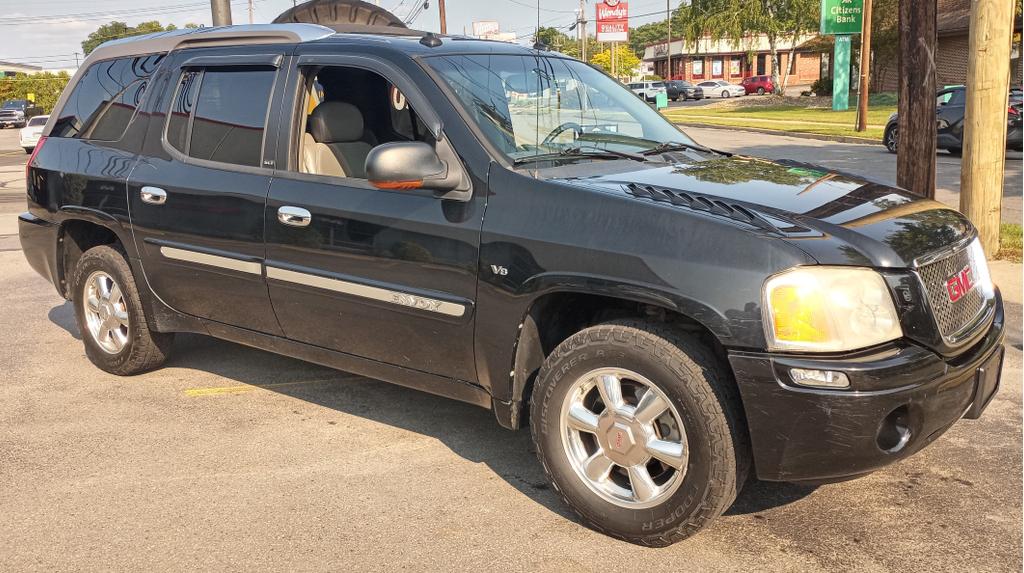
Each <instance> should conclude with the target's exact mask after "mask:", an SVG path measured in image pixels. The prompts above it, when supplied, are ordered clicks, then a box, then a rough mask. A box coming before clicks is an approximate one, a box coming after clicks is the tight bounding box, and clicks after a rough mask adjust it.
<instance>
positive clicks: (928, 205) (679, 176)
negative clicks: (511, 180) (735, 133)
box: [544, 154, 974, 268]
mask: <svg viewBox="0 0 1024 573" xmlns="http://www.w3.org/2000/svg"><path fill="white" fill-rule="evenodd" d="M674 155H675V158H676V159H677V161H676V162H675V163H673V164H671V165H665V164H660V163H658V164H655V163H649V164H643V163H630V162H627V161H622V162H618V161H616V162H609V163H605V164H603V165H601V167H600V168H598V169H594V168H595V167H597V165H599V164H596V163H585V164H577V165H573V166H565V167H562V168H555V169H552V170H550V171H548V172H547V173H544V175H549V176H553V178H554V179H555V180H560V181H562V182H565V183H570V184H576V185H581V184H582V185H585V186H588V187H599V188H601V189H602V190H605V191H609V190H610V191H614V192H621V193H625V194H629V195H631V196H634V197H637V198H638V200H652V199H654V200H658V199H662V198H664V197H666V196H668V197H675V196H680V195H682V196H683V197H684V198H687V197H693V196H696V197H703V198H709V199H711V200H712V202H716V201H719V200H720V201H721V202H722V204H723V206H724V208H725V210H728V208H729V206H730V205H731V206H733V207H736V208H738V209H739V210H740V212H741V213H742V212H743V211H750V212H753V213H755V214H758V215H761V216H762V217H763V221H765V222H770V223H771V226H768V225H760V226H761V227H762V230H764V229H767V232H771V233H774V234H777V235H779V236H780V237H782V238H783V239H784V240H787V241H789V242H791V243H792V244H794V245H796V246H797V247H799V248H801V249H803V250H804V251H805V252H807V253H808V254H810V255H811V256H813V257H814V258H815V259H816V260H817V261H818V262H819V263H821V264H836V265H851V264H852V265H867V266H875V267H892V268H898V267H908V266H910V265H911V264H912V263H913V261H914V260H915V259H917V258H920V257H922V256H924V255H928V254H930V253H933V252H936V251H938V250H941V249H942V248H943V247H946V246H948V245H950V244H951V243H955V242H957V241H958V240H961V239H963V238H965V237H967V236H969V235H971V234H973V233H974V229H973V227H972V226H971V224H970V222H968V220H967V219H966V218H965V217H964V216H963V215H961V214H960V213H959V212H957V211H955V210H952V209H950V208H948V207H946V206H944V205H942V204H941V203H937V202H935V201H932V200H929V199H923V198H921V197H918V196H916V195H912V194H910V193H908V192H907V191H904V190H902V189H899V188H896V187H891V186H888V185H884V184H881V183H876V182H871V181H868V180H866V179H864V178H860V177H857V176H853V175H849V174H846V173H839V172H836V171H832V170H829V169H826V168H823V167H819V166H815V165H810V164H805V163H797V162H787V161H769V160H765V159H760V158H754V157H743V156H738V155H737V156H715V157H713V158H709V159H705V158H699V157H696V156H692V155H689V154H686V155H684V154H674ZM611 163H614V164H616V165H615V166H612V165H611ZM605 166H607V167H605ZM577 169H578V170H579V171H578V172H586V171H589V173H591V175H576V174H575V173H572V171H574V170H577ZM594 171H602V172H603V174H599V175H593V172H594ZM666 202H667V203H668V204H674V205H677V206H680V208H690V209H691V210H693V209H696V210H704V211H709V212H711V210H710V209H701V208H699V207H700V204H701V203H700V202H698V203H696V204H695V205H688V203H689V201H688V200H686V201H672V200H670V201H666ZM704 203H707V202H706V201H704ZM723 212H724V211H723ZM732 218H737V217H732Z"/></svg>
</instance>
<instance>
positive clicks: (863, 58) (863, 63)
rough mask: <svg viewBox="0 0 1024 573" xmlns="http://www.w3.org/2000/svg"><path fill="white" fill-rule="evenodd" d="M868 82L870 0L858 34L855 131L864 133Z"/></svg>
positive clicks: (866, 2) (865, 8)
mask: <svg viewBox="0 0 1024 573" xmlns="http://www.w3.org/2000/svg"><path fill="white" fill-rule="evenodd" d="M791 65H792V64H791ZM870 81H871V0H864V24H863V27H862V28H861V33H860V88H859V89H858V91H857V131H865V130H866V129H867V128H868V84H869V82H870Z"/></svg>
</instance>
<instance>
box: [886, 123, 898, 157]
mask: <svg viewBox="0 0 1024 573" xmlns="http://www.w3.org/2000/svg"><path fill="white" fill-rule="evenodd" d="M882 143H884V144H885V148H886V149H888V150H889V153H896V152H897V151H899V144H900V128H899V127H896V126H895V125H891V126H889V127H887V128H886V129H885V135H884V136H883V137H882Z"/></svg>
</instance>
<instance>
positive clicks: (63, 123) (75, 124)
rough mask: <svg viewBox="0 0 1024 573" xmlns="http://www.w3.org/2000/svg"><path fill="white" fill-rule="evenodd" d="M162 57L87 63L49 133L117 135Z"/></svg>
mask: <svg viewBox="0 0 1024 573" xmlns="http://www.w3.org/2000/svg"><path fill="white" fill-rule="evenodd" d="M163 57H164V56H163V54H153V55H148V56H138V57H132V58H120V59H116V60H106V61H102V62H96V63H95V64H92V65H91V66H89V68H88V69H87V70H86V71H85V73H84V74H83V75H82V78H81V79H80V80H79V81H78V83H77V84H75V87H74V89H73V90H72V92H71V94H70V95H69V96H68V99H67V102H66V103H65V104H64V107H63V108H62V109H61V110H60V113H59V115H58V117H57V121H56V122H55V123H54V126H53V130H52V131H51V133H50V137H69V138H76V139H90V140H97V141H117V140H118V139H121V136H122V135H124V132H125V130H126V129H127V128H128V124H129V123H131V120H132V118H133V117H135V111H136V110H137V109H138V107H139V104H140V103H141V101H142V98H143V96H144V95H145V93H146V88H147V86H148V84H149V78H150V76H152V75H153V72H154V71H155V70H156V68H157V66H159V64H160V61H161V60H162V59H163Z"/></svg>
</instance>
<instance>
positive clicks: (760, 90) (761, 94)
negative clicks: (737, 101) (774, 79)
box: [757, 88, 764, 96]
mask: <svg viewBox="0 0 1024 573" xmlns="http://www.w3.org/2000/svg"><path fill="white" fill-rule="evenodd" d="M757 95H759V96H763V95H764V88H757Z"/></svg>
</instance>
